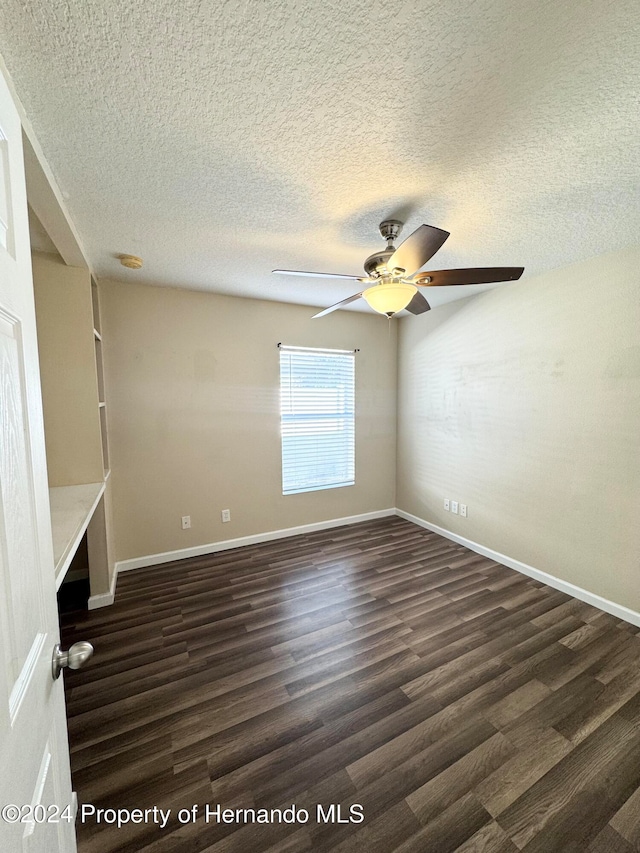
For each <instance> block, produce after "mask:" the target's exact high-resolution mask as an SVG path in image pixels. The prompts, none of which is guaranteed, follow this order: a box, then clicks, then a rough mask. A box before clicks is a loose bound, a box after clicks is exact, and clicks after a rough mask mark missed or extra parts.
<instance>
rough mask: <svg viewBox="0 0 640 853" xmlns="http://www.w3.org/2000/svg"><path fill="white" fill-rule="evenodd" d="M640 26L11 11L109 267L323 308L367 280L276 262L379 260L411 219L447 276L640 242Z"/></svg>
mask: <svg viewBox="0 0 640 853" xmlns="http://www.w3.org/2000/svg"><path fill="white" fill-rule="evenodd" d="M639 39H640V4H639V3H638V2H637V0H613V2H607V0H581V2H576V0H548V2H540V0H531V2H527V3H525V2H514V0H475V2H472V0H438V2H434V0H406V2H403V0H398V2H396V3H395V4H393V3H388V2H381V0H339V2H338V0H297V2H293V0H280V2H272V0H253V2H242V0H231V2H203V0H182V2H180V3H176V2H175V0H130V2H124V0H108V2H107V0H83V2H80V0H78V2H75V0H30V2H29V3H26V2H24V0H3V3H2V6H1V9H0V54H2V56H3V58H4V61H5V63H6V65H7V67H8V69H9V71H10V73H11V75H12V77H13V80H14V84H15V86H16V89H17V92H18V94H19V96H20V98H21V100H22V102H23V105H24V107H25V109H26V112H27V115H28V116H29V118H30V120H31V122H32V124H33V127H34V129H35V132H36V134H37V136H38V139H39V142H40V144H41V146H42V149H43V151H44V153H45V155H46V157H47V159H48V161H49V164H50V166H51V168H52V170H53V173H54V174H55V176H56V178H57V180H58V182H59V184H60V187H61V189H62V190H63V193H64V194H65V197H66V198H67V204H68V208H69V211H70V213H71V216H72V218H73V220H74V222H75V224H76V227H77V230H78V232H79V234H80V236H81V238H82V241H83V244H84V247H85V249H86V251H87V253H88V255H89V257H90V260H91V263H92V264H93V266H94V268H95V270H96V272H97V273H98V275H105V276H111V277H118V278H123V279H125V280H126V279H130V280H134V279H135V280H138V281H148V282H153V283H159V284H166V285H174V286H182V287H189V288H194V289H203V290H211V291H215V292H219V293H231V294H236V295H244V296H254V297H260V298H267V299H278V300H282V301H287V302H299V303H303V304H309V305H328V304H331V303H332V302H335V301H337V300H338V299H341V298H343V297H345V296H348V295H350V294H351V293H353V292H354V290H357V289H358V288H357V285H356V287H355V288H354V286H353V283H349V282H335V281H333V282H332V281H324V280H314V279H303V278H301V279H290V278H284V277H276V276H273V275H271V273H270V270H271V269H272V268H274V267H284V268H294V269H310V270H326V271H332V272H341V273H353V274H360V273H361V272H362V262H363V260H364V258H365V257H366V255H368V254H370V253H371V252H372V251H374V250H375V249H377V248H382V247H383V246H384V243H383V242H382V240H381V239H380V237H379V234H378V231H377V225H378V223H379V222H380V220H381V219H383V218H385V217H389V216H394V217H396V218H400V219H404V220H405V221H406V223H407V225H406V228H405V231H404V234H403V236H407V234H408V233H409V232H410V231H411V230H413V229H414V228H416V227H417V226H418V225H419V224H420V223H422V222H426V223H429V224H432V225H436V226H438V227H440V228H445V229H446V230H448V231H450V232H451V237H450V238H449V240H448V242H447V243H446V244H445V246H444V247H443V249H441V251H440V252H439V253H438V255H437V256H436V258H434V260H433V261H432V262H431V264H430V265H429V266H431V268H434V269H441V268H446V267H458V266H494V265H524V266H525V268H526V271H525V276H526V275H531V274H534V273H536V272H540V271H542V270H545V269H549V268H553V267H557V266H561V265H564V264H567V263H570V262H573V261H577V260H581V259H584V258H588V257H590V256H593V255H596V254H598V253H601V252H604V251H607V250H609V249H615V248H618V247H622V246H625V245H629V244H631V243H637V242H638V233H639V231H640V205H639V203H638V200H639V197H640V193H639V190H640V177H639V174H640V166H639V164H640V122H639V115H640V112H639V106H640V105H639V98H638V92H639V90H640V89H639V86H640V82H639V81H640V49H639V47H638V44H639ZM120 252H129V253H133V254H138V255H141V256H142V257H143V258H144V261H145V265H144V269H143V270H141V271H140V272H139V273H130V272H128V271H126V270H125V269H124V268H123V267H121V266H120V265H119V264H118V262H117V260H115V256H116V255H117V254H118V253H120ZM502 286H505V287H508V286H509V285H502ZM480 289H482V288H481V287H478V290H480ZM472 290H473V288H449V289H439V290H438V292H437V293H435V292H433V291H432V292H430V293H429V298H430V300H431V301H432V304H439V303H440V302H442V301H446V300H447V299H449V298H453V297H459V296H461V295H469V293H470V292H471V291H472Z"/></svg>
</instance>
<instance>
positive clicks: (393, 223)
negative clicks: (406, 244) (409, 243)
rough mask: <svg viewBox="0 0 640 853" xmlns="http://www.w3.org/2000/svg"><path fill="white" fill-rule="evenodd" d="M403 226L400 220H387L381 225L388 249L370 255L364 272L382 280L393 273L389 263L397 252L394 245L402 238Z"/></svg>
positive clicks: (365, 263) (381, 232)
mask: <svg viewBox="0 0 640 853" xmlns="http://www.w3.org/2000/svg"><path fill="white" fill-rule="evenodd" d="M402 225H403V223H402V222H400V221H399V220H398V219H385V220H384V221H383V222H381V223H380V234H381V235H382V237H383V239H384V240H386V241H387V248H386V249H384V250H383V251H380V252H374V253H373V255H369V257H368V258H367V259H366V261H365V262H364V271H365V272H366V274H367V275H368V276H370V277H371V278H380V276H383V275H387V274H388V273H391V272H393V270H389V269H387V261H388V260H389V258H390V257H391V255H393V253H394V252H395V246H394V245H393V243H394V241H395V240H397V238H398V237H399V236H400V232H401V231H402ZM403 272H404V270H403Z"/></svg>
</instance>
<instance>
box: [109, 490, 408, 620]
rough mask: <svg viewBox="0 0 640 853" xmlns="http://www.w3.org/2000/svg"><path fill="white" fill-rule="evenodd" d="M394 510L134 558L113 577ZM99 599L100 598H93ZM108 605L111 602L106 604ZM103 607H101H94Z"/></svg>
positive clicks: (119, 565) (118, 566) (121, 564)
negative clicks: (134, 570) (121, 573)
mask: <svg viewBox="0 0 640 853" xmlns="http://www.w3.org/2000/svg"><path fill="white" fill-rule="evenodd" d="M395 514H396V510H395V507H390V508H389V509H380V510H375V511H374V512H363V513H360V515H349V516H346V517H345V518H332V519H329V520H328V521H317V522H314V523H313V524H301V525H300V526H298V527H286V528H284V529H283V530H270V531H268V532H266V533H256V534H254V535H252V536H240V537H239V538H238V539H225V540H223V541H222V542H211V543H209V544H208V545H196V546H194V547H193V548H181V549H180V550H178V551H165V552H164V553H162V554H150V555H148V556H146V557H134V558H133V559H131V560H122V561H120V562H118V563H116V575H117V574H118V573H119V572H128V571H131V570H132V569H144V568H147V567H148V566H158V565H160V564H161V563H171V562H174V561H175V560H185V559H187V558H188V557H202V556H204V555H205V554H215V553H216V552H217V551H228V550H230V549H231V548H241V547H242V546H243V545H259V544H260V543H262V542H271V541H272V540H274V539H286V538H288V537H289V536H299V535H300V534H302V533H314V532H315V531H317V530H328V529H329V528H331V527H342V526H343V525H345V524H358V523H359V522H361V521H373V520H374V519H376V518H387V517H388V516H391V515H395ZM95 597H96V598H100V596H95ZM109 603H111V602H109ZM95 606H97V607H104V605H103V604H100V605H95Z"/></svg>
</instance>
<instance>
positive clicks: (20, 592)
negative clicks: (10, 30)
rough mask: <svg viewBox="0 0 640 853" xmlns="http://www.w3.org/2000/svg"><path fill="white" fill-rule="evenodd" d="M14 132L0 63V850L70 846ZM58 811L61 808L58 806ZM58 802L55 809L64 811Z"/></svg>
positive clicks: (25, 233) (24, 224)
mask: <svg viewBox="0 0 640 853" xmlns="http://www.w3.org/2000/svg"><path fill="white" fill-rule="evenodd" d="M57 642H58V615H57V607H56V593H55V582H54V567H53V549H52V544H51V522H50V517H49V496H48V489H47V471H46V462H45V449H44V433H43V425H42V404H41V399H40V378H39V370H38V351H37V342H36V327H35V314H34V306H33V283H32V279H31V253H30V244H29V228H28V219H27V201H26V193H25V179H24V165H23V159H22V129H21V125H20V120H19V117H18V113H17V111H16V108H15V105H14V102H13V99H12V97H11V95H10V92H9V90H8V88H7V85H6V82H5V80H4V78H3V76H2V72H1V70H0V850H1V851H3V853H22V851H29V853H34V852H35V853H59V851H60V853H72V851H75V849H76V843H75V830H74V825H73V817H74V815H73V807H72V805H71V776H70V771H69V748H68V742H67V729H66V719H65V711H64V695H63V684H62V678H60V679H58V680H57V681H54V680H53V678H52V675H51V656H52V652H53V647H54V645H55V644H56V643H57ZM67 807H69V808H67ZM65 809H66V811H65Z"/></svg>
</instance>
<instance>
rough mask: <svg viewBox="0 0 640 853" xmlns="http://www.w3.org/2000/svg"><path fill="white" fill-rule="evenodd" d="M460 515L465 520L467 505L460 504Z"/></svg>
mask: <svg viewBox="0 0 640 853" xmlns="http://www.w3.org/2000/svg"><path fill="white" fill-rule="evenodd" d="M460 515H461V516H462V517H463V518H466V517H467V505H466V504H460Z"/></svg>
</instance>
